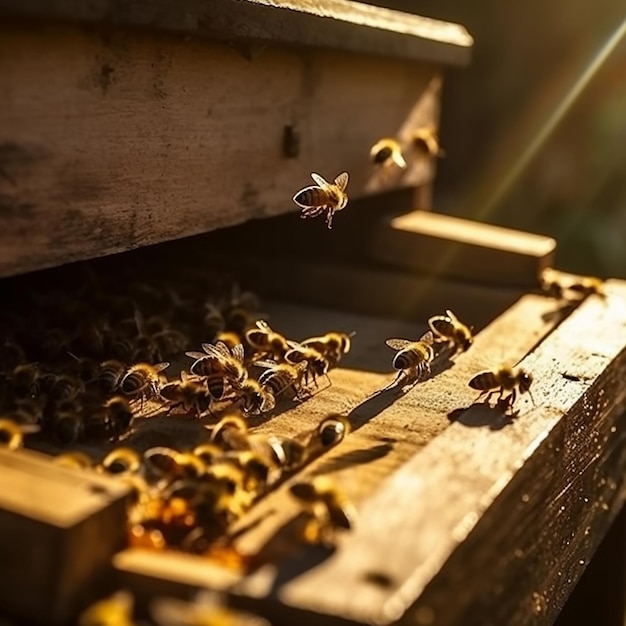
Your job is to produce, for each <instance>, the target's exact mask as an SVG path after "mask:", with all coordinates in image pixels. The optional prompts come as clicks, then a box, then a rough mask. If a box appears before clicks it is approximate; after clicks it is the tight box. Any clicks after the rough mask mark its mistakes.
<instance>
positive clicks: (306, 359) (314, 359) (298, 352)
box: [285, 342, 330, 387]
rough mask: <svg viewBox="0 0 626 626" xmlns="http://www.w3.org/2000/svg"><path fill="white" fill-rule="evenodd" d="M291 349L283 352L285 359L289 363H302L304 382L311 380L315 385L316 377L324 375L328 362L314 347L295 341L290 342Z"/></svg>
mask: <svg viewBox="0 0 626 626" xmlns="http://www.w3.org/2000/svg"><path fill="white" fill-rule="evenodd" d="M289 345H290V346H291V349H290V350H289V351H288V352H287V353H286V354H285V361H286V362H287V363H290V364H291V365H297V364H299V363H304V365H305V366H306V367H305V368H304V384H305V385H308V384H309V378H310V379H311V382H313V384H314V385H315V386H316V387H317V377H318V376H326V374H327V373H328V368H329V367H330V363H329V362H328V360H327V359H326V358H325V357H324V356H323V355H322V354H321V353H320V352H318V351H317V350H316V349H315V348H312V347H311V346H303V345H302V344H297V343H295V342H290V343H289Z"/></svg>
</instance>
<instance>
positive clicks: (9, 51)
mask: <svg viewBox="0 0 626 626" xmlns="http://www.w3.org/2000/svg"><path fill="white" fill-rule="evenodd" d="M0 18H1V21H0V32H1V33H2V37H0V49H1V50H2V54H0V111H1V112H2V113H1V114H0V223H1V225H2V229H0V274H1V275H3V276H8V275H12V274H20V273H23V272H30V271H32V270H37V269H40V268H46V267H52V266H56V265H61V264H65V263H68V262H69V261H74V260H79V259H92V258H93V257H96V256H105V255H109V254H111V253H114V252H121V251H129V250H131V249H133V248H137V247H143V246H146V245H147V244H153V243H157V242H169V241H170V240H174V239H181V238H183V237H187V236H189V235H198V236H197V237H195V238H191V239H181V241H175V242H169V243H161V244H160V245H159V246H154V247H147V248H145V249H142V250H139V251H135V252H134V253H130V252H129V253H128V254H127V255H120V256H119V258H118V259H117V260H114V261H112V262H113V263H115V262H116V261H119V264H120V265H121V266H122V267H123V268H125V270H124V271H125V272H126V276H127V277H128V281H129V282H132V280H133V279H134V273H133V272H134V271H135V269H136V267H137V266H138V265H143V266H148V267H151V263H152V261H154V262H155V266H156V261H159V262H161V263H162V262H163V261H164V260H165V261H166V263H167V264H169V266H170V269H172V268H174V269H175V270H176V271H180V275H181V280H182V279H183V277H184V275H185V272H186V271H187V270H188V269H189V268H193V269H195V270H197V269H198V268H202V269H204V270H205V271H206V272H207V274H211V275H216V276H221V275H222V274H223V275H226V274H228V275H229V276H233V275H235V276H236V277H237V279H238V281H239V283H240V284H241V285H244V286H245V287H246V288H251V289H255V290H258V291H259V293H260V294H261V296H263V297H264V298H265V297H267V298H268V300H266V301H265V300H264V303H263V304H264V307H265V309H264V310H265V311H266V312H267V313H268V314H269V315H270V318H269V319H270V320H271V323H272V325H273V326H275V327H276V328H280V329H281V330H282V331H283V332H284V333H285V334H286V335H289V336H292V337H296V338H302V337H304V336H307V335H312V334H319V333H323V332H325V331H326V330H330V329H337V330H343V331H346V332H350V331H356V335H355V336H354V340H353V344H354V348H353V350H352V351H351V352H350V353H349V355H347V358H346V360H345V362H344V363H342V365H341V367H339V368H337V369H335V370H333V371H332V372H331V373H330V380H331V381H332V386H330V387H329V388H327V389H324V390H323V391H321V392H320V393H318V394H316V395H314V397H312V398H311V399H309V400H307V401H306V402H303V403H301V404H296V405H295V406H291V407H289V408H287V409H285V410H283V409H280V410H279V411H277V414H276V415H273V416H272V419H270V420H267V421H264V420H259V423H258V424H256V425H255V426H256V428H257V432H259V433H269V432H280V433H281V434H282V435H285V436H298V435H302V434H303V433H306V432H308V431H309V430H310V429H311V427H312V425H314V424H316V423H317V422H318V421H319V420H320V419H321V418H322V417H324V416H326V415H328V414H329V413H336V412H339V413H341V414H342V415H344V416H345V417H346V419H347V420H348V421H349V423H350V426H351V432H350V433H349V435H348V436H347V437H346V439H345V440H344V441H343V442H342V443H341V444H340V445H339V446H337V447H336V448H333V449H332V450H330V451H329V452H327V453H325V454H323V455H321V456H319V457H317V458H315V459H314V460H313V461H312V462H311V463H310V464H308V465H307V466H306V467H305V468H303V469H302V470H301V471H300V472H298V473H297V474H296V475H294V476H292V477H289V479H288V480H286V482H284V483H283V484H281V485H279V486H278V487H277V489H275V490H273V491H272V492H271V493H270V494H268V495H267V496H266V497H265V498H263V499H262V500H261V501H260V502H259V503H258V504H257V505H255V506H254V507H253V508H252V510H251V511H250V512H249V513H248V514H247V515H246V516H245V517H244V518H243V519H241V520H240V522H239V523H238V526H237V528H234V529H232V545H233V546H234V548H235V549H236V550H237V551H240V552H241V553H244V554H249V555H252V556H254V559H253V562H254V566H253V567H240V568H230V569H225V568H224V567H223V566H220V565H219V564H216V563H214V562H212V561H210V560H209V559H207V558H203V557H197V556H191V555H188V554H183V553H180V552H176V551H173V550H172V551H152V552H147V551H143V550H139V549H137V548H132V549H126V550H123V551H121V552H119V553H118V554H116V555H115V557H114V558H113V559H112V561H111V564H112V565H113V567H114V570H115V574H114V575H115V582H116V584H117V585H118V586H120V587H124V588H126V589H128V590H129V591H131V592H132V593H133V594H134V596H135V598H136V600H137V609H138V612H142V611H144V612H146V611H149V610H150V605H151V602H152V601H153V599H154V597H155V596H158V595H174V596H178V597H183V598H190V597H192V596H193V594H194V593H196V592H197V591H198V590H200V589H206V588H209V589H212V590H217V591H219V592H220V593H223V594H224V597H225V598H226V599H227V601H228V602H232V603H233V604H236V605H239V606H242V607H245V608H248V609H252V610H254V611H256V612H259V613H262V614H263V615H265V616H267V617H268V618H269V619H270V620H271V622H272V624H274V626H281V625H283V624H284V625H287V624H289V625H291V624H294V623H301V624H316V625H317V624H324V625H325V626H332V625H334V624H336V625H338V626H339V625H342V626H347V625H348V624H351V625H356V624H359V625H365V624H381V625H387V624H396V623H397V624H407V625H408V624H411V625H416V626H429V625H431V624H433V625H437V626H452V625H458V624H464V625H467V626H472V625H474V624H476V625H478V624H480V625H481V626H482V625H485V624H493V625H494V626H496V625H497V626H499V625H500V624H511V625H513V626H514V625H516V624H520V625H521V624H527V623H529V622H532V623H537V624H551V623H552V622H553V621H554V619H555V617H556V616H557V614H558V612H559V611H560V609H561V607H562V606H563V604H564V603H565V601H566V599H567V597H568V595H569V594H570V593H571V591H572V589H573V588H574V585H575V583H576V581H577V580H578V578H579V577H580V575H581V573H582V572H583V570H584V568H585V566H586V565H587V563H588V562H589V560H590V559H591V557H592V556H593V553H594V551H595V549H596V548H597V546H598V544H599V543H600V541H601V539H602V537H603V536H604V535H605V534H606V532H607V530H608V529H609V527H610V525H611V523H612V521H613V520H614V519H615V517H616V515H617V513H618V511H619V510H620V507H621V506H622V503H623V501H624V494H625V493H626V492H625V489H624V480H623V476H624V469H625V467H624V466H625V464H626V454H625V452H624V450H625V448H624V434H623V433H624V428H623V421H624V404H625V399H626V387H625V386H624V383H623V380H624V379H625V376H624V375H625V373H626V372H625V367H626V365H625V360H624V359H625V351H624V348H625V347H626V333H625V332H624V330H625V328H626V286H625V285H624V284H623V283H622V282H619V281H609V282H608V283H607V284H606V285H604V286H603V288H602V291H600V292H599V293H594V294H591V295H589V297H587V298H582V297H580V298H576V299H575V300H573V301H571V302H569V301H566V300H561V299H558V298H557V299H555V298H553V297H551V296H549V295H547V294H546V293H541V292H540V291H539V289H538V286H539V276H540V274H541V272H542V271H543V270H544V269H546V268H547V267H549V266H551V265H552V264H553V263H554V249H555V242H554V241H553V240H551V239H550V238H545V237H537V236H527V235H525V234H522V233H515V234H511V233H509V235H511V237H510V238H508V239H506V240H505V241H503V242H498V243H499V244H500V245H498V246H496V245H490V243H489V241H490V240H489V233H490V232H491V233H492V232H493V231H489V230H488V229H483V228H481V227H480V226H475V225H469V224H467V223H458V222H455V221H454V220H452V218H448V217H446V216H436V215H435V214H433V215H432V217H427V218H424V214H423V213H417V214H408V215H404V216H398V214H399V213H407V212H408V211H412V210H413V209H415V208H422V209H423V208H429V195H430V189H431V185H432V181H433V176H434V170H435V159H434V158H430V159H426V160H423V159H414V160H412V161H410V162H409V164H408V167H407V168H406V170H402V171H397V172H395V174H393V175H391V176H390V175H389V172H384V171H381V170H379V169H376V168H374V167H373V165H372V164H371V163H370V161H369V159H368V151H369V148H370V146H371V145H372V144H373V143H374V142H376V141H377V140H378V139H379V138H381V137H383V136H394V137H397V138H398V139H399V140H400V141H401V142H404V143H405V144H406V143H408V142H409V141H410V137H411V133H412V131H413V129H414V128H416V127H417V128H419V127H430V128H432V129H434V130H435V131H436V129H437V125H438V114H439V111H438V106H439V90H440V88H441V81H442V70H443V68H444V66H446V65H448V64H463V63H465V62H466V61H467V60H468V57H469V52H470V46H471V38H470V37H469V35H468V34H467V33H466V32H465V30H464V29H463V28H462V27H460V26H458V25H453V24H444V23H441V22H437V21H434V20H427V19H424V18H418V17H415V16H412V17H408V16H404V15H402V14H399V13H396V12H390V11H382V10H378V9H375V8H372V7H366V6H364V5H360V4H358V3H347V2H344V1H342V0H328V1H323V2H299V3H297V2H291V1H288V0H281V1H280V2H277V1H270V0H245V1H242V0H216V1H214V2H207V3H203V4H200V3H197V2H193V1H192V0H182V1H181V2H178V3H166V2H163V1H162V0H149V1H148V2H141V3H136V2H130V3H126V4H124V5H123V6H122V4H120V3H117V2H109V1H107V0H100V1H97V2H91V3H87V4H85V3H83V2H79V1H78V0H58V1H57V2H52V3H43V2H40V1H38V0H20V1H18V0H3V1H2V2H0ZM43 85H45V86H46V88H45V89H44V88H43ZM343 170H346V171H348V172H349V173H350V183H349V187H348V192H349V195H350V199H351V200H350V205H349V209H348V210H347V211H346V212H345V215H344V214H341V215H340V216H339V217H338V218H337V222H336V224H335V228H334V229H333V230H332V231H329V230H328V229H326V228H325V226H324V224H323V222H322V221H321V220H318V221H317V222H313V223H307V222H301V221H300V220H298V219H297V216H296V215H295V214H294V211H295V210H296V208H297V207H296V206H295V205H294V204H293V203H292V202H291V200H290V198H291V197H292V196H293V194H294V193H295V192H296V191H297V190H298V189H299V188H300V187H302V186H305V185H307V184H308V177H309V174H310V172H311V171H315V172H318V173H320V174H321V175H323V176H325V177H326V178H332V177H333V176H335V175H336V174H338V173H339V172H340V171H343ZM357 199H359V200H360V201H359V202H357V201H356V200H357ZM283 213H284V214H285V215H281V214H283ZM420 220H422V221H420ZM424 220H426V221H427V222H428V223H429V224H431V226H432V222H433V221H435V222H436V223H437V224H438V228H440V229H444V230H445V228H450V229H451V230H452V231H453V232H451V236H450V237H447V238H446V237H443V238H442V237H437V236H433V232H432V230H431V231H430V232H427V231H428V228H426V227H425V224H424ZM416 221H417V222H419V224H418V226H416V225H415V223H416ZM244 222H245V223H244ZM452 223H454V225H453V226H450V225H451V224H452ZM227 226H228V227H231V228H223V227H227ZM218 229H219V230H218ZM472 229H474V230H472ZM207 231H215V232H210V233H209V234H206V235H204V234H202V233H206V232H207ZM485 233H487V240H486V243H485ZM500 234H502V233H501V232H500ZM492 238H493V237H492ZM503 239H504V238H503ZM424 241H426V242H427V245H424V246H423V249H422V247H420V246H418V245H416V244H417V243H419V242H424ZM507 242H508V243H507ZM26 244H27V245H26ZM470 249H471V251H470V252H468V250H470ZM407 251H409V252H410V253H411V254H410V256H409V255H408V252H407ZM459 255H460V260H459ZM463 255H466V256H463ZM431 259H432V262H431ZM467 259H470V260H472V261H476V262H475V264H473V265H472V264H468V263H467ZM139 260H141V263H139ZM92 265H93V266H94V267H97V268H99V270H98V271H103V272H104V273H106V272H107V267H108V266H107V261H106V260H103V261H101V262H92ZM490 268H491V270H493V271H490V272H488V271H487V270H489V269H490ZM63 276H64V275H63V268H61V269H60V270H59V272H58V273H57V272H56V271H55V270H50V271H49V273H44V274H39V275H37V274H35V281H36V282H35V283H30V282H28V281H29V276H24V277H17V278H13V279H11V280H13V281H14V282H12V283H11V285H12V286H14V287H16V288H15V289H13V292H14V293H20V289H22V290H24V292H27V291H28V288H29V287H30V286H32V284H41V282H42V277H43V282H44V283H46V282H47V283H49V285H50V286H52V288H54V287H55V286H57V287H58V289H57V291H60V290H62V289H63V284H64V283H63V278H62V277H63ZM60 277H61V278H60ZM159 277H160V275H159V273H158V272H156V271H155V272H154V276H153V278H154V280H155V281H156V283H157V284H158V280H159ZM555 277H556V278H558V279H559V280H564V281H566V282H567V281H569V282H575V281H576V280H578V279H577V278H576V277H567V276H563V275H560V274H558V273H557V274H555ZM21 279H24V281H23V282H20V281H21ZM5 280H8V279H5ZM37 281H39V283H37ZM34 291H35V292H36V291H37V290H36V289H35V290H34ZM446 309H452V310H453V311H454V312H455V313H457V315H458V316H459V317H460V318H461V319H463V320H464V321H466V322H467V323H468V324H470V325H472V326H473V327H474V331H475V333H476V338H475V341H474V344H473V345H472V347H471V348H470V350H469V351H467V352H465V353H463V354H459V355H456V356H454V357H451V358H449V359H440V360H438V361H437V362H436V363H434V364H433V375H432V376H431V377H430V378H428V379H427V380H425V381H423V382H420V383H419V384H416V385H415V386H413V387H412V388H410V389H408V390H405V391H402V390H401V389H400V388H398V387H396V386H394V385H393V384H392V383H393V381H394V378H395V376H396V372H395V371H393V368H392V366H391V359H392V356H393V353H392V352H391V351H390V350H389V349H388V348H387V347H386V346H385V345H384V341H385V339H387V338H390V337H408V338H418V337H420V336H421V334H422V333H423V332H424V331H425V330H426V321H427V319H428V318H429V317H430V316H431V315H435V314H440V313H443V312H444V311H445V310H446ZM502 363H511V364H515V365H517V366H519V367H523V368H525V369H527V370H528V371H529V372H531V373H532V375H533V376H534V382H533V385H532V388H531V392H532V397H531V396H530V395H527V394H523V395H522V396H521V397H520V398H519V400H518V402H517V404H516V407H515V408H516V410H518V411H517V412H514V413H512V414H508V415H507V414H505V412H503V411H502V410H501V408H498V407H495V408H494V407H491V406H489V405H487V404H484V403H482V402H476V400H477V398H476V396H477V393H476V392H475V391H474V390H473V389H471V388H470V387H469V386H468V384H467V383H468V381H469V380H470V379H471V377H473V376H474V375H475V374H476V373H477V372H480V371H483V370H488V369H491V368H494V367H497V366H498V365H500V364H502ZM16 458H17V457H16ZM316 475H331V476H333V477H335V478H336V479H337V480H338V481H339V482H340V484H341V485H342V486H343V487H344V489H345V490H346V492H347V493H348V495H349V496H350V498H351V499H352V500H353V501H354V503H355V505H356V508H357V512H358V518H357V520H356V523H355V527H354V530H353V531H351V532H349V533H346V534H345V535H344V536H342V537H340V538H339V541H338V544H337V546H336V549H335V550H332V549H328V548H325V547H323V546H305V545H303V544H301V543H300V542H299V541H297V539H296V537H295V535H294V534H293V530H294V526H295V525H296V523H297V520H298V516H299V510H298V508H297V506H296V504H295V503H294V501H292V500H291V499H290V498H289V497H288V495H287V491H288V488H289V485H290V484H291V483H290V481H291V482H293V481H294V480H299V479H301V478H307V477H312V476H316ZM6 494H11V487H10V486H6V487H5V488H4V495H5V497H6ZM26 499H27V500H28V497H26ZM0 500H2V497H1V496H0ZM7 508H8V507H7ZM33 518H36V516H33ZM32 524H35V525H36V522H34V521H33V522H32ZM27 526H28V525H27V524H25V527H27ZM47 531H48V533H49V536H52V537H55V536H56V535H55V533H56V532H57V531H56V530H55V528H54V524H48V525H47ZM17 558H18V557H17V556H16V555H15V554H12V555H10V556H9V557H8V561H9V562H11V563H12V564H13V563H16V562H17ZM46 572H47V575H48V576H49V577H51V578H54V577H55V576H56V575H57V574H58V569H56V568H55V567H48V568H47V569H46ZM65 576H66V575H65V574H64V581H65V580H66V578H65ZM67 584H68V585H69V586H70V588H71V592H70V597H71V594H73V593H76V586H75V585H74V584H73V582H72V580H71V577H69V578H67ZM26 588H27V589H28V590H29V591H33V592H34V587H32V586H29V583H28V582H27V583H26ZM55 593H56V592H55V591H53V595H54V594H55ZM59 594H60V592H59ZM58 598H61V596H60V595H58ZM59 601H60V602H61V600H59ZM24 606H25V604H24V602H23V601H22V602H21V603H19V606H17V605H16V607H15V608H13V609H12V612H13V613H14V614H16V615H18V616H20V617H28V616H29V615H28V614H27V613H26V612H25V610H24ZM60 606H61V608H60V609H59V614H58V615H59V616H61V615H62V617H66V616H67V615H69V614H71V612H72V611H73V610H74V609H75V608H76V602H75V601H71V599H69V600H67V602H66V600H65V599H62V602H61V604H60ZM62 617H61V618H62Z"/></svg>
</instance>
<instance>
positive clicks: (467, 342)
mask: <svg viewBox="0 0 626 626" xmlns="http://www.w3.org/2000/svg"><path fill="white" fill-rule="evenodd" d="M428 326H429V328H430V330H431V331H432V332H433V334H434V337H435V341H437V342H439V341H446V342H448V343H449V344H452V346H453V347H454V348H455V350H456V351H457V352H459V351H461V352H465V351H466V350H469V347H470V346H471V345H472V342H473V340H474V337H473V335H472V331H471V330H470V329H469V328H468V327H467V326H466V325H465V324H463V322H461V321H460V320H459V318H458V317H457V316H456V315H455V314H454V313H453V312H452V311H450V309H446V314H445V315H434V316H433V317H431V318H430V319H429V320H428Z"/></svg>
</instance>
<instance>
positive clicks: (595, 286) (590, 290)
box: [568, 276, 606, 298]
mask: <svg viewBox="0 0 626 626" xmlns="http://www.w3.org/2000/svg"><path fill="white" fill-rule="evenodd" d="M568 289H569V290H570V291H573V292H574V293H577V294H579V295H580V297H581V298H586V297H587V296H592V295H597V296H601V297H606V293H605V291H604V281H603V280H602V279H601V278H598V277H597V276H583V277H581V278H580V279H579V280H578V281H575V282H573V283H572V284H571V285H568Z"/></svg>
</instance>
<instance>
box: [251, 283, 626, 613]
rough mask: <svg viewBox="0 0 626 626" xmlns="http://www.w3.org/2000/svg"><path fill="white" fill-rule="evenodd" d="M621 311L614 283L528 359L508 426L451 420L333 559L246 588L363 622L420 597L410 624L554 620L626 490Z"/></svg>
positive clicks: (369, 507)
mask: <svg viewBox="0 0 626 626" xmlns="http://www.w3.org/2000/svg"><path fill="white" fill-rule="evenodd" d="M625 303H626V285H625V284H624V283H618V282H611V283H610V284H609V286H608V297H607V299H601V298H600V297H592V298H590V299H588V300H587V301H585V302H584V303H583V304H582V305H581V306H580V307H579V309H577V311H575V312H574V313H573V314H572V316H570V317H569V318H568V319H567V320H565V321H564V322H563V323H562V324H561V325H560V327H559V328H558V330H557V331H556V332H554V333H553V334H551V335H549V336H548V338H547V339H546V340H545V341H544V342H542V343H541V344H540V345H539V346H538V348H537V349H536V350H534V351H533V352H531V354H529V355H528V356H527V357H526V358H524V359H523V360H522V362H521V366H523V367H525V368H526V369H527V370H529V371H531V372H533V374H534V375H535V377H536V381H535V384H534V387H533V395H534V399H535V402H536V406H533V405H532V403H531V401H530V399H528V398H523V399H522V400H521V401H520V402H518V407H519V408H520V411H521V413H520V415H519V417H518V418H517V419H513V420H510V422H511V423H509V424H498V423H497V421H496V422H495V423H494V419H495V420H497V417H498V415H497V412H496V413H494V412H493V411H491V410H489V409H488V408H486V407H485V406H484V405H476V406H474V407H472V408H469V409H468V410H466V411H465V412H457V413H455V414H454V416H455V418H456V423H454V424H452V425H451V426H450V428H448V429H447V430H446V431H444V432H443V433H442V434H441V435H440V436H439V437H437V438H435V439H434V440H433V441H432V442H431V443H430V444H429V445H428V446H426V447H425V448H424V449H423V450H422V451H421V452H420V453H419V454H417V455H415V456H414V457H413V459H411V461H409V462H408V463H407V464H406V465H405V466H404V467H403V468H402V469H401V470H399V471H398V472H396V473H395V474H394V475H393V476H392V477H391V478H390V479H389V481H388V482H387V484H386V485H384V486H383V488H381V489H380V490H379V491H378V492H377V493H376V494H375V495H374V496H373V497H372V498H371V499H369V500H367V501H366V502H365V503H364V504H363V506H362V507H361V509H360V513H361V517H360V519H361V522H360V525H359V527H358V528H357V529H356V531H355V532H354V533H353V534H352V535H351V536H348V537H346V538H345V541H344V542H343V543H342V544H341V547H340V549H339V550H338V551H337V552H336V553H335V554H333V555H332V556H330V557H329V558H328V559H327V560H326V561H324V562H323V563H322V564H319V565H317V567H315V568H313V569H311V570H309V571H306V572H304V573H303V570H302V563H294V564H293V568H294V569H293V570H292V574H293V575H290V574H289V572H288V571H285V570H284V569H283V570H282V575H281V576H280V580H281V581H284V583H283V584H280V585H276V584H274V586H272V583H271V582H269V581H268V572H267V571H265V572H259V574H258V575H257V580H254V579H252V580H248V581H246V583H245V585H244V586H242V587H241V591H245V592H246V593H250V592H253V591H255V592H256V594H258V595H261V596H264V595H266V594H268V595H269V596H270V597H271V598H273V599H274V600H277V601H278V600H279V601H280V603H281V604H286V605H288V606H291V607H294V606H297V607H299V608H306V609H309V610H310V611H312V612H313V613H318V614H320V613H321V614H331V615H339V616H342V618H344V619H346V618H347V619H351V620H354V621H355V622H358V623H390V622H393V621H395V620H397V619H399V618H401V617H402V616H403V615H405V613H406V611H407V610H408V609H409V607H411V606H412V605H413V603H414V602H415V600H416V599H417V598H418V597H420V596H421V597H420V600H419V602H418V604H417V605H415V606H414V607H413V609H412V610H411V612H410V613H409V614H408V616H407V618H406V619H407V622H410V623H437V624H458V623H460V622H463V623H468V624H502V623H511V624H522V623H527V622H528V616H529V614H533V619H534V620H536V622H537V623H539V624H544V623H545V624H547V623H550V620H551V619H553V618H554V616H555V614H556V612H557V611H558V609H559V608H560V606H561V605H562V604H563V602H564V601H565V598H566V596H567V593H568V592H569V590H570V589H571V587H572V586H573V584H574V582H575V580H576V579H577V578H578V576H579V575H580V573H581V571H582V569H583V566H584V564H585V563H586V562H587V560H588V559H589V558H590V556H591V554H592V553H593V550H594V548H595V546H596V545H597V543H598V542H599V540H600V539H601V537H602V536H603V534H604V533H605V532H606V529H607V528H608V525H609V523H610V521H611V519H612V517H613V516H614V515H615V513H616V512H617V511H618V510H619V508H620V507H621V504H622V502H623V500H624V496H625V494H626V490H625V487H624V482H623V476H624V469H625V467H626V452H625V450H626V448H625V446H624V430H623V419H622V416H623V415H624V405H625V404H626V388H625V387H624V384H623V380H624V376H625V375H626V351H625V350H624V347H625V345H624V344H625V342H624V337H625V336H626V333H625V329H626V306H625ZM468 355H469V353H468ZM451 393H452V394H453V396H454V397H455V398H456V399H457V400H458V402H457V406H458V408H461V407H463V406H466V404H467V401H466V398H464V397H462V396H457V395H456V394H455V391H454V390H451ZM490 426H491V427H490ZM504 426H506V427H504ZM494 428H497V429H496V430H494ZM310 558H311V561H313V560H314V555H310ZM283 567H287V566H286V564H285V565H283ZM296 569H297V571H298V574H297V575H296V574H295V570H296ZM372 573H376V574H377V576H376V577H375V578H374V577H373V576H372V575H371V574H372ZM269 578H270V579H273V576H272V574H269ZM372 580H374V581H381V580H383V581H384V580H390V581H392V584H385V585H382V584H380V583H376V582H374V583H372ZM268 582H269V584H268ZM268 587H271V589H269V590H268ZM450 589H455V590H456V591H455V597H454V602H451V601H450ZM435 620H436V622H435Z"/></svg>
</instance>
